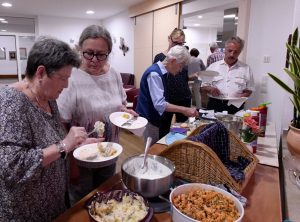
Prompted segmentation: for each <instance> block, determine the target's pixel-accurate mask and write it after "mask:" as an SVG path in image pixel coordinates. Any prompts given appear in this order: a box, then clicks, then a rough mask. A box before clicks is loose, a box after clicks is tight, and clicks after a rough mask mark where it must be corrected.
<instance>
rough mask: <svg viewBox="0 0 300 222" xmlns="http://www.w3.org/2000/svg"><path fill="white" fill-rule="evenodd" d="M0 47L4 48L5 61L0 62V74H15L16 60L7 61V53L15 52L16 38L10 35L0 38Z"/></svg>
mask: <svg viewBox="0 0 300 222" xmlns="http://www.w3.org/2000/svg"><path fill="white" fill-rule="evenodd" d="M0 44H1V45H0V47H5V50H6V52H5V54H6V59H5V60H0V74H5V75H7V74H13V75H16V74H17V60H16V59H15V60H10V59H9V51H15V52H16V37H15V36H10V35H7V36H6V35H4V36H0Z"/></svg>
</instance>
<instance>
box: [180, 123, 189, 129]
mask: <svg viewBox="0 0 300 222" xmlns="http://www.w3.org/2000/svg"><path fill="white" fill-rule="evenodd" d="M188 126H189V125H188V124H187V123H181V124H180V127H182V128H187V127H188Z"/></svg>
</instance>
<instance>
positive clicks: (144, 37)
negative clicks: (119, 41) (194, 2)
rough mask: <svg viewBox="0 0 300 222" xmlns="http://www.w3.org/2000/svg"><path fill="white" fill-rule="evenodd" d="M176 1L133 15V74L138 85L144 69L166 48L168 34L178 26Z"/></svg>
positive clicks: (178, 5) (178, 9) (178, 11)
mask: <svg viewBox="0 0 300 222" xmlns="http://www.w3.org/2000/svg"><path fill="white" fill-rule="evenodd" d="M180 4H181V3H176V4H173V5H171V6H167V7H164V8H161V9H157V10H154V11H151V12H148V13H145V14H142V15H139V16H136V17H135V27H134V74H135V80H136V86H137V87H139V85H140V79H141V77H142V75H143V73H144V71H145V70H146V69H147V68H148V67H149V66H150V65H151V64H152V62H153V58H154V56H155V55H156V54H157V53H159V52H162V51H164V50H166V49H167V48H168V35H169V34H170V33H171V32H172V30H173V29H174V28H178V25H179V18H180V11H181V10H180V7H181V5H180Z"/></svg>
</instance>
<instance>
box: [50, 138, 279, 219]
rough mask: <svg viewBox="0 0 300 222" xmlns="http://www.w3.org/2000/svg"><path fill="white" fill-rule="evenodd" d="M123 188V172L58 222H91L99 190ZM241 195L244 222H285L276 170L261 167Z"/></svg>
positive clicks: (155, 147) (156, 147)
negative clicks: (91, 209) (93, 201)
mask: <svg viewBox="0 0 300 222" xmlns="http://www.w3.org/2000/svg"><path fill="white" fill-rule="evenodd" d="M165 148H166V145H162V144H154V145H153V146H152V147H151V149H150V152H149V153H150V154H153V155H157V154H159V153H160V152H162V151H163V150H164V149H165ZM123 186H124V185H123V183H122V180H121V173H120V172H119V173H117V174H116V175H114V176H113V177H111V178H110V179H108V180H107V181H106V182H105V183H103V184H102V185H100V186H99V187H98V188H97V189H95V190H93V191H92V192H91V193H89V194H88V195H87V196H85V197H84V198H83V199H82V200H80V201H79V202H78V203H77V204H75V205H74V206H73V207H71V208H70V209H68V210H67V211H66V212H64V213H63V214H61V215H60V216H59V217H58V218H57V219H56V220H55V221H56V222H78V221H80V222H88V221H89V215H88V212H87V210H86V208H85V203H86V201H87V200H88V199H89V198H90V197H91V196H92V195H93V194H95V193H96V192H97V191H107V190H110V189H119V188H122V187H123ZM242 195H243V196H245V197H246V198H247V199H248V203H247V206H246V207H245V216H244V219H243V222H253V221H264V222H268V221H270V222H277V221H278V222H279V221H282V215H281V201H280V184H279V171H278V168H276V167H271V166H267V165H261V164H258V165H257V167H256V170H255V172H254V174H253V176H252V177H251V179H250V181H249V183H248V184H247V186H246V187H245V189H244V191H243V192H242ZM151 221H152V222H156V221H158V222H171V221H172V219H171V215H170V213H169V212H165V213H160V214H155V215H154V217H153V218H152V220H151Z"/></svg>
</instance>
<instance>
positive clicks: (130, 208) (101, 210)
mask: <svg viewBox="0 0 300 222" xmlns="http://www.w3.org/2000/svg"><path fill="white" fill-rule="evenodd" d="M92 206H93V207H92V209H91V210H90V213H91V215H92V216H93V218H94V219H95V220H96V221H99V222H100V221H101V222H110V221H120V222H121V221H128V222H138V221H140V220H141V219H143V218H144V217H145V216H146V215H147V213H148V207H146V205H145V202H144V199H143V197H141V196H140V195H134V196H132V195H127V194H126V195H124V196H123V198H122V200H121V201H117V200H115V199H110V200H108V201H107V202H106V201H101V202H98V201H96V200H95V201H93V202H92Z"/></svg>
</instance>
